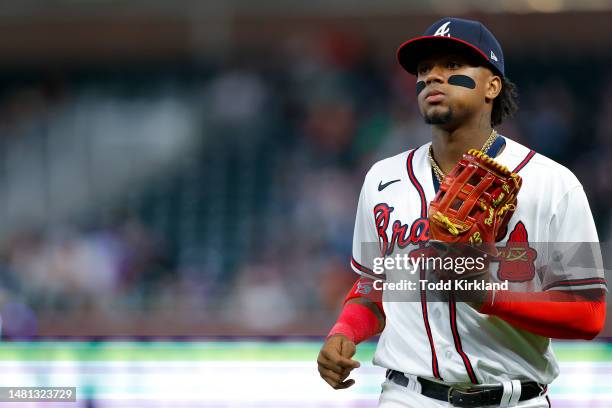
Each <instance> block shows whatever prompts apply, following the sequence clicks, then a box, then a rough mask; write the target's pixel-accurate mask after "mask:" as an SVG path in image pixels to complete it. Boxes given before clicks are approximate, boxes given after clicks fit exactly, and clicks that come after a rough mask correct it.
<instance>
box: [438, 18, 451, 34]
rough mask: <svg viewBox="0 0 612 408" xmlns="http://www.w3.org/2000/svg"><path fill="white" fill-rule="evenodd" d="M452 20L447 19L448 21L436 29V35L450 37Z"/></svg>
mask: <svg viewBox="0 0 612 408" xmlns="http://www.w3.org/2000/svg"><path fill="white" fill-rule="evenodd" d="M450 23H451V22H450V21H447V22H446V23H444V24H442V25H441V26H440V27H438V29H437V30H436V32H435V33H434V35H435V36H442V37H450V36H451V35H450V27H449V25H450Z"/></svg>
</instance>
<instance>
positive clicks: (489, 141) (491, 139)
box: [427, 129, 497, 184]
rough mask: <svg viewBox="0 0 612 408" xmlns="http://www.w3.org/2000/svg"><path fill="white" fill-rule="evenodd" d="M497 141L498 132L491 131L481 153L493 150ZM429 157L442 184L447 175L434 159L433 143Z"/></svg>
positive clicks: (428, 153)
mask: <svg viewBox="0 0 612 408" xmlns="http://www.w3.org/2000/svg"><path fill="white" fill-rule="evenodd" d="M495 139H497V131H496V130H495V129H493V130H491V134H490V135H489V137H488V138H487V140H486V141H485V142H484V144H483V145H482V148H481V149H480V151H481V152H483V153H485V154H486V153H487V152H488V151H489V149H490V148H491V145H492V144H493V142H495ZM427 156H428V157H429V162H430V163H431V168H432V169H433V171H434V174H435V175H436V178H437V179H438V182H439V183H440V184H442V180H444V176H445V174H444V172H443V171H442V169H441V168H440V166H438V163H437V162H436V160H435V159H434V158H433V143H432V144H430V145H429V151H428V152H427Z"/></svg>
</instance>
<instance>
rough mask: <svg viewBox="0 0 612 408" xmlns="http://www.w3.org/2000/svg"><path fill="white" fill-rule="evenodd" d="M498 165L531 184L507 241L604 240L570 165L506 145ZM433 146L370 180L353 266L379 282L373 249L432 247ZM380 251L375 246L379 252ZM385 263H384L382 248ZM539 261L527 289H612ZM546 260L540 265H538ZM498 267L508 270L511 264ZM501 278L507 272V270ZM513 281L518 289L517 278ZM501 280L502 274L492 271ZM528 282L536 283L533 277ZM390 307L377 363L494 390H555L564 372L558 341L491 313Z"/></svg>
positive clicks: (445, 305) (389, 162) (435, 306)
mask: <svg viewBox="0 0 612 408" xmlns="http://www.w3.org/2000/svg"><path fill="white" fill-rule="evenodd" d="M505 142H506V145H505V148H504V149H503V150H502V151H501V153H500V154H499V155H498V156H497V157H496V158H495V160H496V161H497V162H499V163H501V164H503V165H505V166H507V167H508V168H509V169H510V170H514V171H515V172H518V174H519V175H520V176H521V177H522V179H523V185H522V188H521V190H520V192H519V194H518V205H517V210H516V212H515V213H514V215H513V216H512V218H511V220H510V223H509V225H508V231H507V232H506V236H505V237H504V239H503V240H502V241H501V242H500V244H501V245H504V244H505V243H507V242H509V241H510V242H527V241H529V242H540V243H546V242H598V237H597V231H596V229H595V224H594V221H593V216H592V214H591V211H590V208H589V204H588V202H587V198H586V195H585V193H584V191H583V188H582V185H581V184H580V182H579V181H578V180H577V179H576V177H575V176H574V175H573V174H572V172H571V171H570V170H568V169H567V168H565V167H563V166H562V165H560V164H558V163H556V162H554V161H552V160H550V159H548V158H546V157H544V156H542V155H540V154H536V153H535V152H534V151H532V150H529V149H528V148H526V147H524V146H522V145H521V144H519V143H517V142H514V141H512V140H510V139H507V138H505ZM428 148H429V143H428V144H425V145H423V146H421V147H419V148H417V149H414V150H410V151H407V152H404V153H401V154H398V155H396V156H393V157H390V158H387V159H384V160H381V161H379V162H377V163H376V164H374V166H373V167H372V168H371V169H370V171H369V172H368V173H367V175H366V178H365V181H364V184H363V187H362V190H361V194H360V196H359V204H358V208H357V217H356V222H355V232H354V237H353V259H352V261H351V266H352V268H353V270H354V271H355V272H357V273H359V274H362V275H363V274H367V275H373V274H374V273H373V272H372V269H373V266H374V265H373V262H374V260H373V257H372V256H371V254H370V253H369V252H370V251H364V250H363V248H364V245H363V244H364V243H376V245H377V246H379V247H380V246H382V247H384V248H387V249H388V252H387V254H389V253H391V252H392V251H393V249H390V248H396V249H397V248H402V247H408V246H410V245H414V246H415V247H416V245H417V244H419V243H423V242H425V241H426V240H427V239H428V234H429V224H428V222H427V210H428V206H429V202H430V201H431V200H432V199H433V198H434V196H435V190H434V188H435V187H434V179H433V175H432V171H431V165H430V162H429V159H428V156H427V151H428ZM370 245H371V244H370ZM378 251H379V255H380V250H378ZM536 255H537V256H533V257H532V258H530V261H533V262H532V263H531V265H532V269H531V270H529V268H528V269H527V270H524V271H522V272H521V273H519V275H520V276H518V277H516V281H517V282H519V281H520V282H524V281H525V280H527V279H532V280H533V281H534V282H536V283H535V287H536V288H537V289H543V290H547V289H559V288H565V289H572V288H576V289H577V288H582V289H591V288H604V289H605V280H604V279H603V276H602V275H601V274H599V273H597V271H596V270H594V269H589V272H586V274H587V275H589V274H590V275H592V276H585V272H584V271H582V272H581V273H576V274H575V275H573V273H574V272H571V271H569V272H566V273H564V275H563V276H560V275H555V273H554V272H548V271H547V268H544V266H545V265H544V264H542V262H545V259H546V258H547V257H546V256H544V255H543V254H536ZM538 262H540V263H538ZM497 266H498V268H500V269H503V266H502V264H501V263H499V264H498V265H497ZM498 273H500V274H501V273H502V271H500V270H499V269H498ZM504 273H505V275H507V276H505V277H504V279H508V280H509V281H510V282H512V281H513V276H512V273H510V272H508V271H506V272H504ZM493 275H497V274H494V273H492V276H493ZM526 275H527V276H526ZM419 296H420V301H414V302H397V301H389V296H388V293H387V292H384V293H383V306H384V311H385V315H386V326H385V329H384V331H383V333H382V334H381V336H380V340H379V342H378V346H377V348H376V353H375V356H374V364H376V365H379V366H382V367H385V368H389V369H393V370H397V371H400V372H403V373H409V374H413V375H417V376H421V377H426V378H432V379H438V380H442V381H445V382H448V383H478V384H491V383H500V382H501V381H507V380H508V379H519V380H532V381H537V382H539V383H541V384H550V383H551V382H552V381H553V380H554V379H555V377H556V376H557V375H558V371H559V368H558V365H557V361H556V359H555V355H554V354H553V350H552V348H551V345H550V339H549V338H546V337H542V336H539V335H536V334H533V333H530V332H528V331H525V330H522V329H519V328H516V327H514V326H512V325H510V324H509V323H507V322H505V321H504V320H502V319H500V318H497V317H494V316H489V315H485V314H481V313H479V312H477V311H476V310H475V309H473V308H472V307H470V306H468V305H467V304H464V303H456V302H454V301H450V302H431V301H428V300H427V292H426V291H421V293H420V295H419Z"/></svg>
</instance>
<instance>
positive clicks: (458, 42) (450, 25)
mask: <svg viewBox="0 0 612 408" xmlns="http://www.w3.org/2000/svg"><path fill="white" fill-rule="evenodd" d="M438 47H447V48H450V49H451V50H458V51H460V52H466V51H467V52H469V53H471V54H472V55H474V56H476V57H477V58H479V59H480V60H482V61H483V62H484V63H485V64H484V65H486V66H487V67H489V68H491V69H492V70H493V72H495V73H497V74H501V75H502V76H504V53H503V52H502V49H501V45H499V42H498V41H497V39H496V38H495V36H494V35H493V34H492V33H491V31H489V30H488V29H487V27H485V26H484V25H483V24H482V23H481V22H479V21H473V20H464V19H462V18H454V17H446V18H443V19H441V20H438V21H436V22H435V23H433V24H432V26H431V27H429V28H428V29H427V30H426V31H425V33H423V35H422V36H421V37H416V38H413V39H411V40H408V41H406V42H405V43H403V44H402V45H400V47H399V48H398V50H397V60H398V61H399V63H400V64H401V66H402V67H404V69H405V70H406V71H408V72H410V73H411V74H413V75H416V71H417V70H416V67H417V64H418V62H419V60H420V59H421V58H422V56H423V55H425V54H426V53H427V52H428V51H431V50H432V49H436V48H438Z"/></svg>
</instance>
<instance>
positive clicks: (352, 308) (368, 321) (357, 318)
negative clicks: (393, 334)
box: [327, 278, 384, 344]
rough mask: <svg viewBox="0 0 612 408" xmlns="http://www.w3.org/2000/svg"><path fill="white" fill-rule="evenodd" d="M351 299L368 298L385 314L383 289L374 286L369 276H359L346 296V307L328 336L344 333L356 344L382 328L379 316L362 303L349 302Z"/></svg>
mask: <svg viewBox="0 0 612 408" xmlns="http://www.w3.org/2000/svg"><path fill="white" fill-rule="evenodd" d="M351 299H367V300H369V301H371V302H372V303H374V304H375V305H376V306H377V307H378V309H379V310H380V312H381V313H382V315H383V316H384V311H383V305H382V290H377V289H375V288H374V281H373V280H372V279H369V278H359V279H357V281H356V282H355V284H354V285H353V287H352V288H351V290H350V291H349V293H348V294H347V295H346V298H344V308H343V309H342V312H341V313H340V316H339V317H338V321H337V322H336V324H335V325H334V327H332V329H331V331H330V332H329V334H328V335H327V337H329V336H332V335H334V334H338V333H340V334H344V335H345V336H346V337H348V338H349V339H351V341H353V342H354V343H355V344H357V343H360V342H362V341H364V340H366V339H368V338H370V337H372V336H374V335H375V334H378V332H379V330H380V322H379V320H378V316H376V314H375V313H374V312H373V311H372V310H371V309H370V308H369V307H367V306H365V305H363V304H360V303H347V302H348V301H349V300H351Z"/></svg>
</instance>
